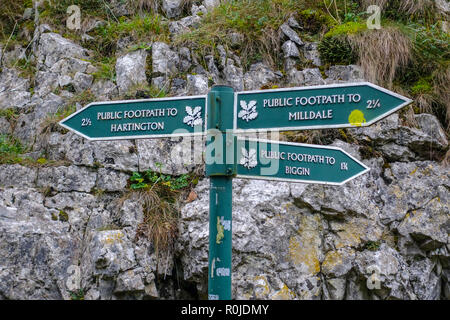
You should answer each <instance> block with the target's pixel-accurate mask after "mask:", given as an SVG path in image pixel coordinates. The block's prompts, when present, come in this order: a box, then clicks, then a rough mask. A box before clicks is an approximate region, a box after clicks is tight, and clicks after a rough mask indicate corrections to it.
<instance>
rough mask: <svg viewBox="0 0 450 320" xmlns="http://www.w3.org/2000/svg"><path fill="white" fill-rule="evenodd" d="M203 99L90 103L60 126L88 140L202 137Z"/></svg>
mask: <svg viewBox="0 0 450 320" xmlns="http://www.w3.org/2000/svg"><path fill="white" fill-rule="evenodd" d="M205 106H206V98H205V96H191V97H183V98H162V99H148V100H129V101H108V102H94V103H91V104H89V105H87V106H86V107H84V108H83V109H81V110H79V111H77V112H76V113H74V114H72V115H71V116H69V117H67V118H66V119H64V120H62V121H61V122H60V124H61V125H62V126H63V127H65V128H66V129H69V130H73V131H75V132H76V133H78V134H79V135H81V136H83V137H85V138H86V139H89V140H116V139H136V138H161V137H173V136H187V135H195V134H203V133H204V126H205V119H206V107H205Z"/></svg>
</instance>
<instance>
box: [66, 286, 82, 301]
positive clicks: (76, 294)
mask: <svg viewBox="0 0 450 320" xmlns="http://www.w3.org/2000/svg"><path fill="white" fill-rule="evenodd" d="M69 293H70V299H71V300H84V295H85V292H84V289H79V290H76V291H69Z"/></svg>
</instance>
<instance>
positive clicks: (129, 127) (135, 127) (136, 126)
mask: <svg viewBox="0 0 450 320" xmlns="http://www.w3.org/2000/svg"><path fill="white" fill-rule="evenodd" d="M159 130H164V122H144V123H113V124H111V132H128V131H159Z"/></svg>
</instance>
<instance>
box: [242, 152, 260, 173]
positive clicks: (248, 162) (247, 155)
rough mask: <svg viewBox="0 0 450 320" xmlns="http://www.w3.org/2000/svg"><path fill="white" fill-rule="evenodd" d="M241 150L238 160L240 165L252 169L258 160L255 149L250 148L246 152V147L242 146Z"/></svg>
mask: <svg viewBox="0 0 450 320" xmlns="http://www.w3.org/2000/svg"><path fill="white" fill-rule="evenodd" d="M241 152H242V156H241V160H240V161H239V163H240V164H241V166H243V167H244V168H247V169H252V168H254V167H256V166H257V165H258V161H257V160H256V149H250V151H249V152H247V149H245V148H242V149H241Z"/></svg>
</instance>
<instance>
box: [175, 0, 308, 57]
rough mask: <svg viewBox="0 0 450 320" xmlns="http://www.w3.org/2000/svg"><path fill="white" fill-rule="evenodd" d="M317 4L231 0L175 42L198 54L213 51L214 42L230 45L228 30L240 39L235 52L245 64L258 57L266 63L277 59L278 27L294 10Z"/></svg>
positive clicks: (294, 0)
mask: <svg viewBox="0 0 450 320" xmlns="http://www.w3.org/2000/svg"><path fill="white" fill-rule="evenodd" d="M311 7H313V8H314V7H316V5H315V2H314V1H298V0H230V1H224V2H223V3H221V4H220V5H219V6H217V7H215V8H214V9H213V10H211V11H210V12H208V13H207V14H206V15H205V17H204V18H203V19H202V21H201V23H200V26H199V27H198V28H197V29H195V30H192V31H191V32H188V33H185V34H182V35H180V36H178V37H177V38H176V42H177V43H178V44H185V43H189V44H190V45H194V47H197V48H198V50H200V51H202V52H201V53H205V54H206V53H208V54H210V53H211V52H214V49H215V47H216V45H217V44H219V43H220V44H222V45H224V46H225V47H228V48H231V47H232V44H231V40H230V37H229V35H230V34H231V33H239V34H241V35H242V36H243V41H242V43H241V45H240V47H239V49H238V51H239V52H238V53H239V55H240V56H241V58H242V60H243V61H244V62H246V65H250V64H251V63H253V62H254V59H261V57H262V58H263V59H264V60H266V61H267V62H269V63H272V64H276V63H277V62H278V60H279V57H278V53H279V37H278V36H279V34H278V31H279V27H280V26H281V25H282V24H283V23H284V22H286V20H287V19H288V18H289V16H290V15H291V14H292V13H293V12H300V11H302V10H306V9H307V8H311Z"/></svg>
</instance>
